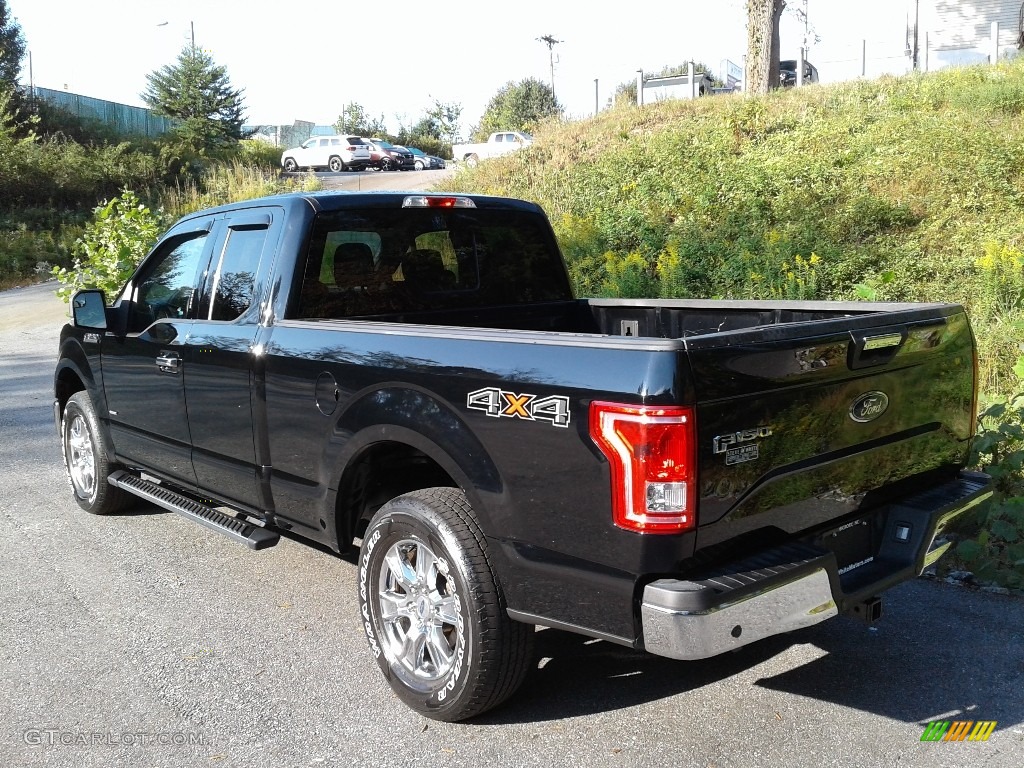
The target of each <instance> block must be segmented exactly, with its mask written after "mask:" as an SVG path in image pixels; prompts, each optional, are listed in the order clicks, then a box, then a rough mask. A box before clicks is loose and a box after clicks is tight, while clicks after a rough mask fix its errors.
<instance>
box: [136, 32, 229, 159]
mask: <svg viewBox="0 0 1024 768" xmlns="http://www.w3.org/2000/svg"><path fill="white" fill-rule="evenodd" d="M146 80H147V81H148V82H149V88H147V89H146V91H145V92H144V93H143V94H142V100H143V101H144V102H146V104H148V105H149V106H150V107H151V108H152V109H153V111H154V112H155V113H156V114H158V115H164V116H165V117H170V118H172V119H173V120H176V121H178V125H177V127H176V128H175V129H174V132H173V135H174V136H175V137H176V138H177V139H178V140H179V141H180V142H181V143H183V144H184V145H185V146H186V148H187V149H189V150H191V151H192V152H194V153H195V154H197V155H200V156H208V155H215V154H219V153H222V152H223V151H225V150H230V149H234V148H236V147H237V146H238V142H239V140H240V139H243V138H245V134H244V132H243V131H242V123H243V122H244V121H245V114H244V111H245V106H244V103H243V98H242V91H241V90H238V89H235V88H232V87H231V81H230V79H229V78H228V73H227V70H226V69H225V68H224V67H222V66H218V65H217V64H215V63H214V61H213V57H212V56H210V54H208V53H206V52H205V51H203V50H201V49H200V48H198V47H196V46H194V45H187V46H185V47H184V48H183V49H182V51H181V53H180V54H179V55H178V60H177V62H176V63H175V64H167V65H166V66H164V67H162V68H160V69H158V70H156V71H154V72H151V73H149V74H148V75H146Z"/></svg>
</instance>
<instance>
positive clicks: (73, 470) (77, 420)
mask: <svg viewBox="0 0 1024 768" xmlns="http://www.w3.org/2000/svg"><path fill="white" fill-rule="evenodd" d="M60 434H61V447H62V448H63V453H64V469H65V470H66V471H67V476H68V480H69V481H70V483H71V490H72V491H74V494H75V501H77V502H78V506H80V507H81V508H82V509H84V510H85V511H86V512H89V513H91V514H94V515H108V514H110V513H112V512H117V511H118V510H121V509H124V508H125V507H127V506H128V505H129V504H131V503H132V501H134V499H135V497H134V496H132V495H131V494H130V493H128V492H126V491H123V490H121V489H120V488H118V487H116V486H113V485H110V483H108V482H107V476H108V475H109V474H110V473H111V472H112V471H113V468H114V465H113V460H112V458H111V457H112V455H113V451H111V450H110V449H109V448H108V446H107V444H106V442H105V441H104V439H103V433H102V432H101V431H100V422H99V419H98V418H97V417H96V410H95V408H93V405H92V400H90V399H89V395H88V394H87V393H85V392H76V393H75V394H73V395H72V396H71V397H70V398H68V402H67V405H65V406H64V417H63V418H62V419H61V424H60Z"/></svg>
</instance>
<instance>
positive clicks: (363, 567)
mask: <svg viewBox="0 0 1024 768" xmlns="http://www.w3.org/2000/svg"><path fill="white" fill-rule="evenodd" d="M382 535H383V534H381V529H380V528H375V529H374V530H373V533H371V534H370V537H369V538H368V539H367V540H366V542H365V543H364V544H363V550H364V551H363V556H362V557H361V558H360V560H359V604H360V605H359V610H360V613H361V614H362V617H363V631H364V632H366V639H367V641H368V642H369V644H370V653H372V654H373V658H375V659H379V658H380V654H381V650H380V643H378V642H377V635H376V633H375V632H374V631H373V618H372V617H371V615H370V601H369V595H370V587H369V582H370V568H369V564H370V555H371V554H373V550H374V548H375V547H376V546H377V544H378V543H379V542H380V539H381V536H382Z"/></svg>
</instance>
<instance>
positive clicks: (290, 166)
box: [284, 157, 299, 173]
mask: <svg viewBox="0 0 1024 768" xmlns="http://www.w3.org/2000/svg"><path fill="white" fill-rule="evenodd" d="M284 169H285V171H287V172H288V173H295V172H296V171H297V170H299V164H298V163H296V162H295V160H294V159H293V158H291V157H289V158H286V159H285V161H284Z"/></svg>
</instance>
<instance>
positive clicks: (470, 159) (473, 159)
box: [466, 154, 480, 168]
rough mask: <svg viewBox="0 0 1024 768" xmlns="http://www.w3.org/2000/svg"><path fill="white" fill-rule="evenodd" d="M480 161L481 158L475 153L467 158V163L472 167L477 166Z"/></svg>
mask: <svg viewBox="0 0 1024 768" xmlns="http://www.w3.org/2000/svg"><path fill="white" fill-rule="evenodd" d="M479 162H480V158H479V157H477V156H476V155H475V154H474V155H470V156H469V157H467V158H466V165H468V166H469V167H470V168H475V167H476V166H477V165H478V164H479Z"/></svg>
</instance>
